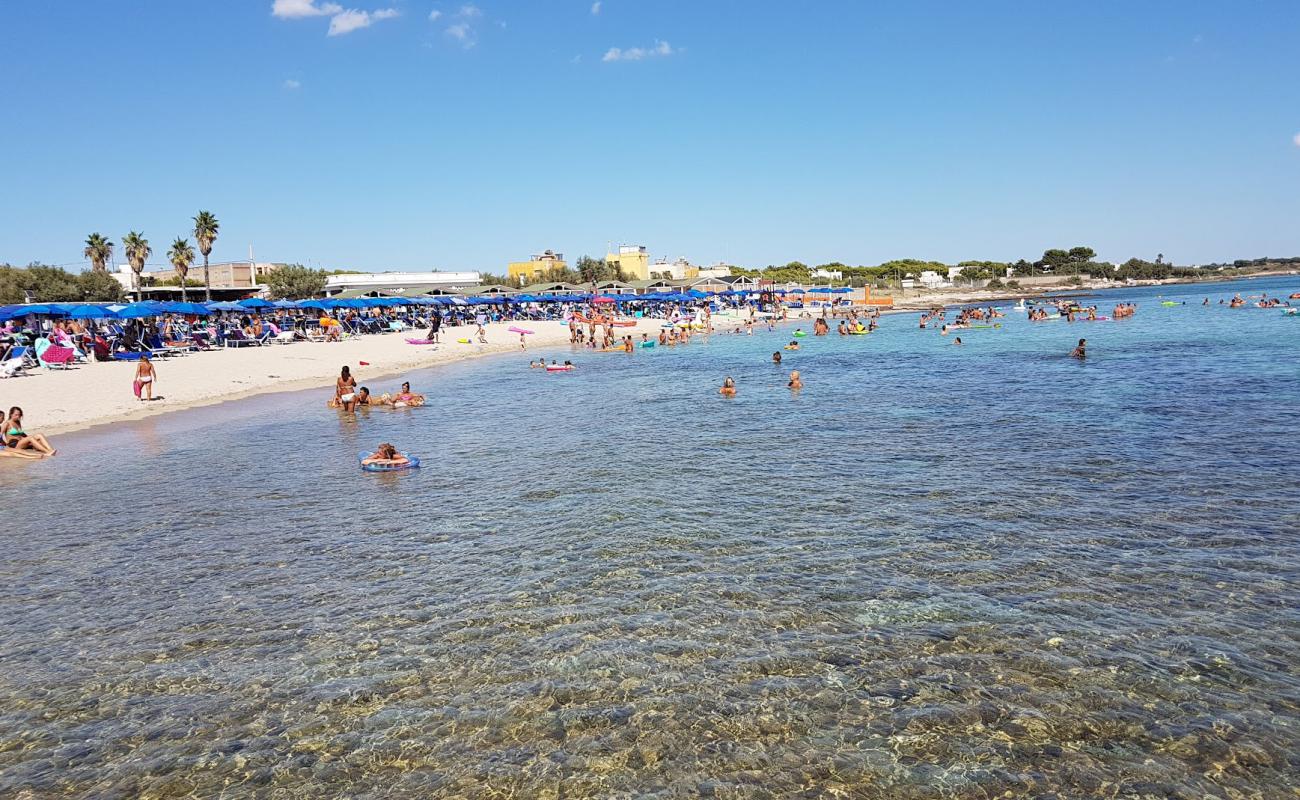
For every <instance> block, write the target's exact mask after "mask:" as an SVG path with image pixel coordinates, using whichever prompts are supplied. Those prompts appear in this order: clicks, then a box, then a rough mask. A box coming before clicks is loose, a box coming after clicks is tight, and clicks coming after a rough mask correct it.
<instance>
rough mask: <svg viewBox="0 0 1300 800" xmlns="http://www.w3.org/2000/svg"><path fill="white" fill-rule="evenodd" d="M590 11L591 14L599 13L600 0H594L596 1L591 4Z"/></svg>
mask: <svg viewBox="0 0 1300 800" xmlns="http://www.w3.org/2000/svg"><path fill="white" fill-rule="evenodd" d="M591 13H592V14H599V13H600V0H596V2H594V3H592V4H591Z"/></svg>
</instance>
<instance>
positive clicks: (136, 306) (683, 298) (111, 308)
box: [0, 287, 852, 322]
mask: <svg viewBox="0 0 1300 800" xmlns="http://www.w3.org/2000/svg"><path fill="white" fill-rule="evenodd" d="M769 291H770V292H771V293H772V294H805V293H808V294H846V293H848V292H851V291H852V289H848V288H829V287H825V288H814V289H808V290H806V291H805V290H804V289H776V290H769ZM760 293H761V292H759V291H758V290H752V289H740V290H731V289H728V290H726V291H722V292H701V291H699V290H698V289H689V290H687V291H685V292H654V293H650V294H637V295H624V294H613V295H609V294H568V295H558V294H539V295H532V294H517V295H509V296H506V295H493V296H477V297H457V296H452V295H441V296H422V297H349V298H325V299H323V300H274V301H272V300H263V299H262V298H260V297H249V298H246V299H244V300H239V301H235V302H217V303H185V302H178V301H158V300H142V301H140V302H137V303H128V304H125V305H123V304H104V303H26V304H17V305H7V306H0V322H4V321H7V320H11V319H21V318H23V317H26V316H28V315H36V316H49V317H60V318H63V319H139V318H142V317H157V316H160V315H162V314H184V315H187V316H207V315H208V314H211V313H212V312H214V311H257V312H261V311H271V310H299V309H314V310H318V311H335V310H338V309H366V308H387V307H393V306H411V305H419V306H434V305H436V306H478V305H501V304H505V303H599V304H607V303H619V304H622V303H633V302H635V303H645V302H676V303H681V302H690V301H693V300H703V299H706V298H708V297H744V296H747V295H751V294H760Z"/></svg>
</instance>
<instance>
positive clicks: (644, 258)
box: [605, 244, 650, 281]
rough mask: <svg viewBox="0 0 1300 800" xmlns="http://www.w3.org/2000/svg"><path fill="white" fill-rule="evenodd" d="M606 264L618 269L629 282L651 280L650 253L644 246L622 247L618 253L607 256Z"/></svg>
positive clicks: (629, 245) (626, 245)
mask: <svg viewBox="0 0 1300 800" xmlns="http://www.w3.org/2000/svg"><path fill="white" fill-rule="evenodd" d="M605 262H606V263H608V264H610V265H611V266H615V267H618V270H619V274H621V275H622V276H623V277H624V278H625V279H627V280H629V281H644V280H648V279H649V278H650V251H649V250H647V249H646V248H645V247H643V246H642V245H639V244H625V245H620V246H619V248H618V252H617V253H610V254H608V255H606V256H605Z"/></svg>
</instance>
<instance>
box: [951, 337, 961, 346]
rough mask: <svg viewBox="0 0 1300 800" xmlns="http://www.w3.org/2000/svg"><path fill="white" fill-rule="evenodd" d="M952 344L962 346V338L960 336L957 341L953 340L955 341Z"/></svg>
mask: <svg viewBox="0 0 1300 800" xmlns="http://www.w3.org/2000/svg"><path fill="white" fill-rule="evenodd" d="M952 343H953V344H961V337H960V336H958V337H957V338H956V339H953V340H952Z"/></svg>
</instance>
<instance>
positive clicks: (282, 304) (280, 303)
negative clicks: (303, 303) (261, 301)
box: [271, 300, 298, 308]
mask: <svg viewBox="0 0 1300 800" xmlns="http://www.w3.org/2000/svg"><path fill="white" fill-rule="evenodd" d="M271 305H273V306H275V307H276V308H297V307H298V304H297V303H295V302H294V301H292V300H272V301H271Z"/></svg>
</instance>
